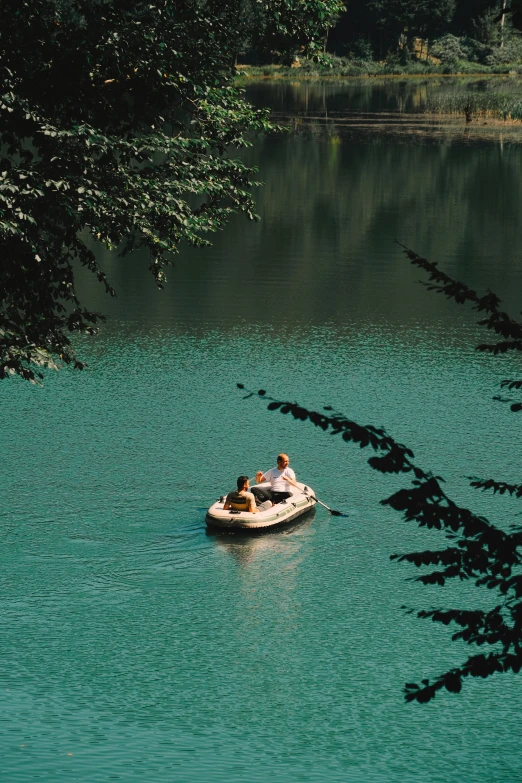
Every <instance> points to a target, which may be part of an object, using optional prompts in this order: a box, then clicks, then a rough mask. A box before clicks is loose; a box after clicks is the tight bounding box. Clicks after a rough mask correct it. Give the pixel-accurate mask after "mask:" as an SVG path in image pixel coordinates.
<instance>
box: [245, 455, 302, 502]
mask: <svg viewBox="0 0 522 783" xmlns="http://www.w3.org/2000/svg"><path fill="white" fill-rule="evenodd" d="M289 464H290V459H289V457H288V454H280V455H279V456H278V458H277V468H272V469H271V470H267V471H266V473H263V472H262V471H260V470H258V471H257V473H256V483H257V484H260V483H261V482H262V481H269V482H270V489H265V487H252V494H254V495H255V496H256V499H257V500H259V501H265V500H271V501H272V504H273V505H274V506H275V504H276V503H280V502H281V501H282V500H285V499H286V498H290V497H292V494H293V493H292V487H291V485H290V483H289V482H288V481H285V478H286V477H288V478H289V479H292V480H293V481H295V480H296V478H295V473H294V471H293V470H292V468H290V467H288V466H289Z"/></svg>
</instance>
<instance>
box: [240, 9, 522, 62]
mask: <svg viewBox="0 0 522 783" xmlns="http://www.w3.org/2000/svg"><path fill="white" fill-rule="evenodd" d="M325 6H331V3H325ZM243 7H244V9H245V15H247V16H248V14H250V13H251V10H250V9H251V6H250V4H249V3H248V0H246V2H245V3H244V6H243ZM328 10H329V14H331V8H329V9H328ZM329 22H330V27H329V29H328V32H327V34H326V36H325V38H324V42H323V49H322V52H318V53H316V55H315V57H314V59H315V61H316V62H317V63H318V64H319V65H322V66H326V67H335V66H336V65H337V66H339V65H342V62H343V61H348V62H352V63H354V62H355V63H364V62H380V63H388V64H390V63H395V64H397V65H402V66H408V64H414V63H417V64H419V63H425V64H426V65H427V66H428V65H429V66H435V67H439V68H441V69H444V68H447V69H448V70H455V68H456V67H457V66H458V65H459V64H460V65H463V66H464V69H465V66H466V64H469V65H470V66H471V67H470V68H469V70H473V66H475V67H477V66H482V67H484V66H485V67H486V68H488V69H489V68H491V69H495V68H498V67H502V66H505V65H509V64H514V65H516V64H521V63H522V34H521V32H520V27H521V26H522V2H520V0H346V2H345V4H344V9H343V10H340V11H338V12H337V13H334V14H333V15H330V20H329ZM272 41H273V38H272ZM243 43H244V45H243V50H242V52H241V53H240V55H239V61H240V62H243V63H247V64H253V65H254V64H258V65H262V64H268V63H277V62H281V63H282V64H287V65H288V64H289V63H288V61H287V59H286V61H285V58H288V53H287V52H285V55H284V56H279V52H278V51H277V50H274V49H269V48H267V47H266V46H264V45H263V39H262V36H259V35H258V36H256V37H252V36H250V37H246V38H245V40H244V42H243ZM304 54H305V55H306V54H308V53H304ZM303 59H304V56H303V52H301V54H300V53H299V52H296V53H295V60H294V64H299V61H300V60H303Z"/></svg>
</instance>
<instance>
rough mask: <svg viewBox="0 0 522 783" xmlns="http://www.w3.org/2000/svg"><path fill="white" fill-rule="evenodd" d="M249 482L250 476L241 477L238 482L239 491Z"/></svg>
mask: <svg viewBox="0 0 522 783" xmlns="http://www.w3.org/2000/svg"><path fill="white" fill-rule="evenodd" d="M248 480H249V479H248V476H239V477H238V480H237V488H238V490H240V489H243V487H244V486H245V484H246V483H247V481H248Z"/></svg>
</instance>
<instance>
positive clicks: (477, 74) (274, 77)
mask: <svg viewBox="0 0 522 783" xmlns="http://www.w3.org/2000/svg"><path fill="white" fill-rule="evenodd" d="M236 70H237V76H238V80H239V81H246V82H254V81H292V82H297V81H339V80H345V79H350V80H351V79H372V80H373V79H385V80H393V79H395V80H396V79H455V78H458V79H500V78H502V79H521V80H522V73H519V72H518V71H516V72H515V71H513V70H510V71H508V70H503V71H491V70H489V71H455V72H452V73H442V72H441V71H435V70H430V71H425V72H417V73H411V72H408V71H400V70H396V71H395V70H394V71H389V72H387V71H385V70H383V71H375V72H374V73H370V72H364V71H360V72H359V73H357V72H356V71H355V70H354V72H353V73H349V72H345V71H344V70H341V69H339V70H337V69H332V70H327V69H321V70H319V69H317V70H313V69H309V68H308V67H306V68H305V67H302V68H288V67H285V66H277V65H268V66H259V65H256V66H254V65H252V66H251V65H240V66H237V65H236ZM346 70H347V71H348V70H349V69H346Z"/></svg>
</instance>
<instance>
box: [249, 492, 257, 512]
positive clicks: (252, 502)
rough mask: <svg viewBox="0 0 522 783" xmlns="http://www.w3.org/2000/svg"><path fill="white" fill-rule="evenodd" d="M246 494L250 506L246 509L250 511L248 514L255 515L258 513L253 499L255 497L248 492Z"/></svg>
mask: <svg viewBox="0 0 522 783" xmlns="http://www.w3.org/2000/svg"><path fill="white" fill-rule="evenodd" d="M248 494H249V496H250V497H249V500H250V505H249V507H248V510H249V511H250V513H251V514H257V512H258V511H259V509H258V507H257V506H256V499H255V497H254V496H253V494H252V493H251V492H249V493H248Z"/></svg>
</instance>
